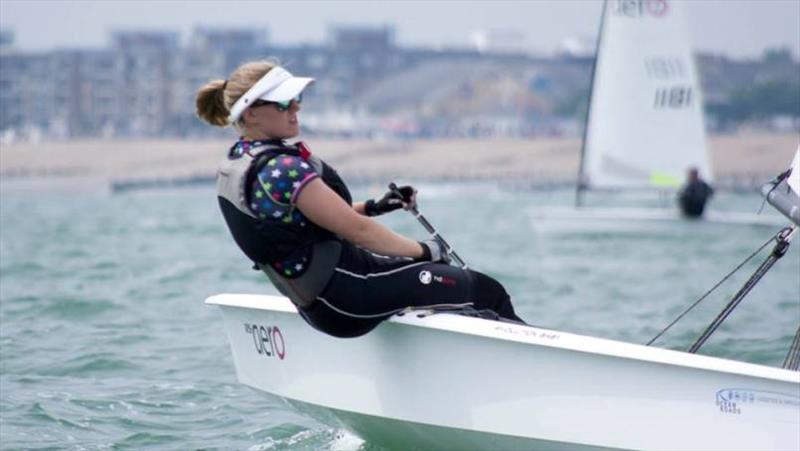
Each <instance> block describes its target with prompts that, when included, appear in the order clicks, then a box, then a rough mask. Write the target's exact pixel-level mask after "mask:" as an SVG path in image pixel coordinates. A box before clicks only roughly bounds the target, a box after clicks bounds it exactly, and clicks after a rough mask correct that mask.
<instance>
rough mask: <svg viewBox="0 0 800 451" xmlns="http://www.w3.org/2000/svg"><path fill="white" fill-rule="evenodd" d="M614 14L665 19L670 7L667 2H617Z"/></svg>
mask: <svg viewBox="0 0 800 451" xmlns="http://www.w3.org/2000/svg"><path fill="white" fill-rule="evenodd" d="M613 8H614V14H616V15H618V16H626V17H634V18H635V17H645V16H650V17H663V16H664V15H665V14H666V13H667V10H668V9H669V5H668V4H667V0H616V1H615V2H614V5H613Z"/></svg>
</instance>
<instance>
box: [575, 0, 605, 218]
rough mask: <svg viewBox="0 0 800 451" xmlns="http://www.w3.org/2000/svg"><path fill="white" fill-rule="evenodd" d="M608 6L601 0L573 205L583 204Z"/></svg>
mask: <svg viewBox="0 0 800 451" xmlns="http://www.w3.org/2000/svg"><path fill="white" fill-rule="evenodd" d="M607 7H608V0H603V11H602V12H601V13H600V28H599V31H598V32H597V49H596V50H595V52H594V61H593V62H592V75H591V82H590V84H589V103H588V105H587V106H586V119H585V120H584V123H583V140H582V141H581V157H580V163H579V164H578V177H577V178H576V180H575V206H576V207H580V206H582V204H583V196H582V194H583V190H584V188H585V187H584V180H583V167H584V160H585V158H586V137H587V135H588V134H589V116H590V115H591V113H592V96H593V95H594V82H595V80H594V79H595V71H596V70H597V61H598V60H599V59H600V44H601V42H602V39H603V24H604V23H605V20H606V8H607Z"/></svg>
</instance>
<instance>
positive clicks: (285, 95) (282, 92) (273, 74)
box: [228, 67, 314, 124]
mask: <svg viewBox="0 0 800 451" xmlns="http://www.w3.org/2000/svg"><path fill="white" fill-rule="evenodd" d="M313 81H314V79H313V78H307V77H295V76H293V75H292V74H291V73H290V72H289V71H288V70H286V69H284V68H282V67H273V68H272V69H270V71H269V72H267V73H266V74H265V75H264V76H263V77H261V79H260V80H258V81H257V82H256V84H254V85H253V86H251V87H250V89H248V90H247V92H245V93H244V95H242V96H241V97H239V100H237V101H236V102H235V103H234V104H233V106H232V107H231V112H230V114H229V115H228V122H229V123H231V124H233V123H235V122H236V121H238V120H239V118H240V117H241V116H242V113H244V110H246V109H247V107H249V106H250V105H251V104H252V103H253V102H255V101H256V100H259V99H261V100H266V101H269V102H285V101H287V100H291V99H293V98H295V97H297V95H298V94H300V93H301V92H303V90H304V89H306V87H307V86H308V85H309V84H310V83H312V82H313Z"/></svg>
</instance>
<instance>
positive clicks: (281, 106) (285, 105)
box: [250, 92, 303, 112]
mask: <svg viewBox="0 0 800 451" xmlns="http://www.w3.org/2000/svg"><path fill="white" fill-rule="evenodd" d="M292 102H295V103H296V104H298V105H299V104H301V103H302V102H303V93H302V92H301V93H300V94H297V95H296V96H295V97H294V98H291V99H289V100H284V101H282V102H272V101H269V100H261V99H258V100H256V101H255V102H253V104H252V105H250V108H256V107H260V106H265V105H275V109H276V110H278V111H280V112H284V111H287V110H288V109H289V107H290V106H292Z"/></svg>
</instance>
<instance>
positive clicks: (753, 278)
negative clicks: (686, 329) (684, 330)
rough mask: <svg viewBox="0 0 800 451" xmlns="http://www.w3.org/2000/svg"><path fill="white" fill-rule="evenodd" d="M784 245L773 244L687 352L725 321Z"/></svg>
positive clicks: (777, 257)
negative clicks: (771, 248) (764, 257)
mask: <svg viewBox="0 0 800 451" xmlns="http://www.w3.org/2000/svg"><path fill="white" fill-rule="evenodd" d="M786 247H788V242H787V241H779V242H778V244H776V245H775V249H774V250H773V251H772V253H771V254H770V255H769V257H767V259H766V260H764V262H763V263H761V265H760V266H759V267H758V269H756V271H755V272H754V273H753V275H752V276H750V278H749V279H748V280H747V282H745V284H744V286H742V288H741V289H740V290H739V291H738V292H737V293H736V295H735V296H734V297H733V299H731V301H730V302H728V305H726V306H725V308H723V309H722V311H721V312H720V313H719V315H717V317H716V318H714V321H712V322H711V324H709V325H708V327H707V328H706V330H705V331H703V334H702V335H701V336H700V338H698V339H697V341H695V343H694V344H693V345H692V346H691V347H690V348H689V351H688V352H690V353H692V354H694V353H695V352H697V350H698V349H700V347H701V346H703V344H705V342H706V341H707V340H708V339H709V338H710V337H711V335H712V334H713V333H714V332H715V331H716V330H717V328H719V326H720V325H721V324H722V322H723V321H725V319H726V318H728V315H730V314H731V312H733V310H734V309H735V308H736V307H737V306H738V305H739V303H740V302H742V300H743V299H744V297H745V296H747V294H748V293H749V292H750V290H752V289H753V287H755V286H756V284H757V283H758V281H759V280H761V278H762V277H764V275H765V274H766V273H767V271H769V270H770V268H772V265H774V264H775V263H776V262H777V261H778V259H779V258H781V257H782V256H783V253H784V252H785V251H786Z"/></svg>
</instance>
